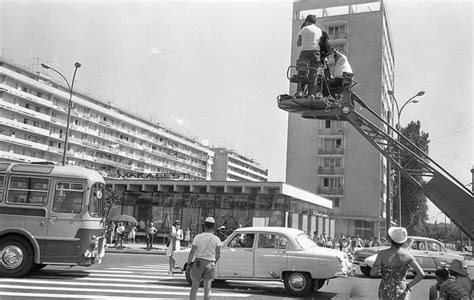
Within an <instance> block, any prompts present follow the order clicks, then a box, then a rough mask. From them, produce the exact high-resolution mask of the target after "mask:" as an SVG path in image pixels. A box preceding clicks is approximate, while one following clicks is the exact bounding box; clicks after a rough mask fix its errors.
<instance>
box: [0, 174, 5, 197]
mask: <svg viewBox="0 0 474 300" xmlns="http://www.w3.org/2000/svg"><path fill="white" fill-rule="evenodd" d="M4 181H5V176H3V175H0V202H2V201H3V187H4V186H5V183H4Z"/></svg>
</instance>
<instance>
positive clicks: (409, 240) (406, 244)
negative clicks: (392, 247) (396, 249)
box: [402, 239, 411, 248]
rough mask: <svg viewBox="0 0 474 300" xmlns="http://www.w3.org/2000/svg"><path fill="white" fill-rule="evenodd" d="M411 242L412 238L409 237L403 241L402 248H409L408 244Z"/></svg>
mask: <svg viewBox="0 0 474 300" xmlns="http://www.w3.org/2000/svg"><path fill="white" fill-rule="evenodd" d="M410 243H411V239H407V241H406V242H405V243H403V245H402V248H408V246H410Z"/></svg>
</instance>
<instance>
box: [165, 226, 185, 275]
mask: <svg viewBox="0 0 474 300" xmlns="http://www.w3.org/2000/svg"><path fill="white" fill-rule="evenodd" d="M183 238H184V236H183V230H182V229H181V223H180V222H179V220H176V221H175V222H174V224H173V226H171V232H170V243H169V244H168V248H167V249H166V256H168V257H169V264H170V269H169V271H168V275H172V274H173V269H174V264H175V261H174V258H173V253H174V251H176V250H180V249H181V241H182V240H183Z"/></svg>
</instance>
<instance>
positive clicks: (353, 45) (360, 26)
mask: <svg viewBox="0 0 474 300" xmlns="http://www.w3.org/2000/svg"><path fill="white" fill-rule="evenodd" d="M293 13H294V14H293V37H292V38H293V39H292V41H293V45H292V63H294V62H295V61H296V59H297V58H298V56H299V52H300V50H299V49H298V48H297V47H296V40H297V35H298V32H299V30H300V27H301V24H302V23H303V21H304V19H305V17H306V16H307V15H308V14H315V15H316V16H317V25H318V26H319V27H320V28H321V29H323V30H324V31H326V32H327V33H328V34H329V37H330V44H331V45H333V46H334V47H335V48H336V49H338V50H339V51H341V52H343V53H345V54H346V55H347V57H348V59H349V61H350V63H351V65H352V69H353V71H354V79H355V81H356V82H357V85H356V86H355V87H354V88H353V91H354V92H355V93H357V94H358V95H359V96H360V97H361V98H362V99H364V101H365V103H366V104H368V105H369V106H370V107H371V108H372V109H373V110H374V111H376V112H377V113H378V114H379V115H380V116H381V117H383V118H384V119H385V120H388V121H389V122H390V123H391V124H393V113H392V111H393V110H394V106H393V105H394V103H393V100H391V99H390V97H389V95H388V93H387V91H388V90H393V80H394V75H393V70H394V56H393V46H392V41H391V37H390V29H389V23H388V20H387V12H386V8H385V4H384V2H383V0H378V1H374V0H308V1H298V2H295V3H294V6H293ZM290 89H291V91H290V92H292V93H294V92H295V90H296V87H295V86H294V85H293V84H292V86H291V87H290ZM361 113H363V114H364V116H366V117H367V118H369V119H370V120H371V121H372V122H374V123H375V124H377V125H378V126H382V124H381V122H380V121H377V120H376V119H375V118H374V117H371V116H368V115H367V114H365V113H364V112H362V111H361ZM382 128H384V127H382ZM384 129H385V130H386V128H384ZM387 173H388V172H387V161H386V159H385V158H384V157H383V156H382V155H381V154H380V153H379V152H378V151H377V150H375V148H373V147H372V146H371V145H370V144H369V143H368V142H367V141H366V140H365V139H364V138H363V137H362V136H361V135H360V134H359V133H358V132H357V131H356V130H355V128H353V127H352V126H351V125H350V124H346V123H345V122H341V121H333V120H306V119H303V118H301V116H299V115H296V114H289V121H288V149H287V174H286V175H287V178H286V180H287V182H288V183H289V184H291V185H294V186H297V187H300V188H302V189H305V190H307V191H310V192H314V193H317V194H319V195H321V196H323V197H326V198H329V199H332V200H333V204H334V208H333V210H332V212H331V214H332V215H331V218H333V219H334V220H335V231H336V232H335V233H336V235H338V234H339V233H348V234H359V235H361V236H366V237H369V236H379V235H383V236H384V235H385V230H386V228H385V217H386V213H391V211H392V210H390V211H389V212H386V209H385V208H386V205H385V204H386V201H389V203H390V206H392V204H391V197H389V195H388V193H387V182H389V181H388V176H387Z"/></svg>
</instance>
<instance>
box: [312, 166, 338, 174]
mask: <svg viewBox="0 0 474 300" xmlns="http://www.w3.org/2000/svg"><path fill="white" fill-rule="evenodd" d="M318 174H344V168H343V167H318Z"/></svg>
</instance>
